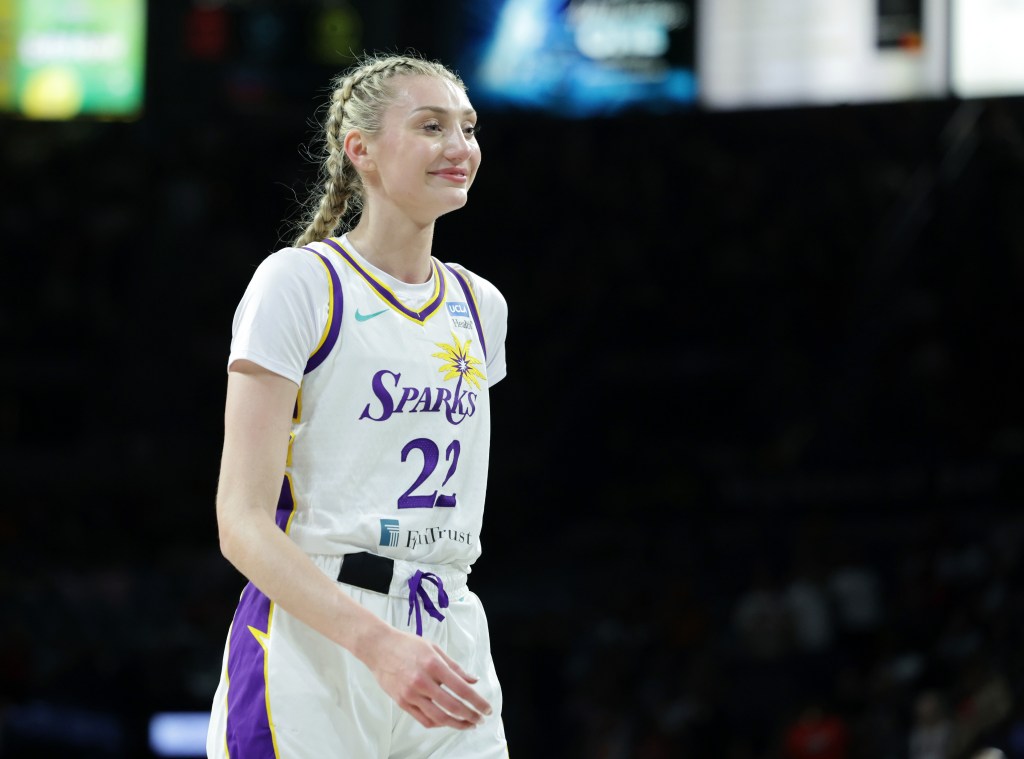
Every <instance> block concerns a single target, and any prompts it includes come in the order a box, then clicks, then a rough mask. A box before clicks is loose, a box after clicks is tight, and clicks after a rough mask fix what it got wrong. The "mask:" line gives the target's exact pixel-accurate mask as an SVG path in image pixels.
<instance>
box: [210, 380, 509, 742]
mask: <svg viewBox="0 0 1024 759" xmlns="http://www.w3.org/2000/svg"><path fill="white" fill-rule="evenodd" d="M297 389H298V388H297V386H296V385H295V383H294V382H292V381H291V380H289V379H286V378H284V377H282V376H280V375H278V374H274V373H273V372H271V371H269V370H267V369H264V368H262V367H260V366H259V365H257V364H255V363H253V362H251V361H246V360H237V361H235V362H233V363H232V365H231V370H230V371H229V373H228V389H227V402H226V405H225V413H224V450H223V454H222V457H221V470H220V481H219V485H218V488H217V525H218V530H219V536H220V546H221V551H222V552H223V554H224V556H225V558H227V559H228V561H230V562H231V563H232V564H233V565H234V566H235V567H236V568H237V569H238V570H239V571H240V572H241V573H242V574H243V575H245V576H246V577H247V578H248V579H249V580H250V581H252V583H253V584H254V585H255V586H256V587H258V588H259V589H260V590H261V591H262V592H263V593H264V594H266V595H267V597H269V598H270V599H272V600H273V601H274V602H275V603H276V604H278V605H279V606H280V607H281V608H282V609H285V610H286V611H288V613H290V614H292V615H293V616H295V617H296V618H298V619H300V620H301V621H303V622H304V623H306V624H307V625H309V626H310V627H312V628H313V629H314V630H316V631H318V632H319V633H321V634H322V635H324V636H326V637H327V638H328V639H330V640H332V641H334V642H335V643H337V644H338V645H340V646H343V647H345V648H346V649H348V650H349V651H350V652H352V654H353V655H355V656H356V657H357V658H358V659H359V660H360V661H362V662H363V663H364V664H365V665H366V666H367V667H369V669H370V670H371V671H372V672H373V674H374V676H375V677H376V678H377V681H378V682H379V683H380V685H381V687H382V688H383V689H384V691H385V692H386V693H387V694H388V695H389V696H391V698H393V699H394V700H395V701H396V702H397V703H398V705H399V706H401V707H402V708H403V709H405V710H406V711H407V712H409V713H410V714H411V715H412V716H413V717H415V718H416V720H417V721H418V722H420V724H422V725H424V726H425V727H439V726H449V727H454V728H458V729H466V728H469V727H473V726H475V725H476V724H477V723H478V722H479V721H480V720H481V719H482V717H481V714H489V713H490V707H489V705H488V704H487V702H486V701H485V700H484V699H483V698H482V697H481V696H480V695H479V694H477V693H476V691H475V690H474V689H473V688H471V687H470V684H471V683H473V682H475V678H473V677H471V676H469V675H467V674H466V673H465V672H463V671H462V669H461V668H459V666H458V665H457V664H456V663H455V662H454V661H452V660H451V659H450V658H449V657H448V656H447V655H446V654H445V653H444V652H443V651H442V650H441V649H440V648H438V647H437V646H435V645H432V644H431V643H429V642H427V641H425V640H423V639H422V638H420V637H418V636H416V635H413V634H411V633H407V632H403V631H400V630H396V629H395V628H393V627H391V625H389V624H387V623H386V622H384V621H383V620H381V619H380V618H379V617H377V616H376V615H375V614H373V613H372V612H370V611H369V610H367V609H366V608H364V607H363V606H361V605H360V604H359V603H358V602H356V601H354V600H353V599H352V598H351V597H349V596H348V595H347V594H346V593H345V592H344V591H343V590H341V589H340V588H339V587H338V586H337V585H336V583H335V582H334V581H333V580H332V579H331V578H329V577H327V576H326V575H325V574H324V573H323V572H321V571H320V569H319V568H317V567H316V565H315V564H313V562H312V561H310V559H309V557H307V556H306V554H305V553H304V552H303V551H302V549H300V548H299V547H298V546H297V545H295V543H294V542H292V540H291V539H290V538H289V537H288V536H287V535H286V534H285V533H284V532H283V531H282V530H281V529H280V528H278V526H277V524H276V522H275V521H274V513H275V509H276V507H277V501H278V497H279V495H280V492H281V481H282V478H283V477H284V463H283V462H284V461H285V457H286V455H287V446H288V435H289V432H290V429H291V417H292V409H293V407H294V405H295V395H296V392H297ZM442 686H444V688H442ZM445 689H447V690H448V691H450V693H449V692H447V691H446V690H445ZM452 694H454V696H453V695H452ZM455 696H458V698H455Z"/></svg>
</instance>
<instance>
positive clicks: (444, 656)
mask: <svg viewBox="0 0 1024 759" xmlns="http://www.w3.org/2000/svg"><path fill="white" fill-rule="evenodd" d="M434 649H435V650H436V651H437V652H438V653H439V654H440V655H441V658H442V659H444V661H445V664H447V665H448V666H449V667H451V668H452V669H453V670H455V672H456V673H458V675H459V677H462V678H464V679H465V680H466V681H467V682H471V683H475V682H479V680H480V678H479V677H477V676H476V675H471V674H469V673H468V672H466V671H465V670H464V669H463V668H462V667H460V666H459V663H458V662H457V661H455V660H454V659H453V658H452V657H450V656H449V655H448V654H447V652H446V651H444V650H443V649H442V648H441V647H440V646H438V645H437V644H434Z"/></svg>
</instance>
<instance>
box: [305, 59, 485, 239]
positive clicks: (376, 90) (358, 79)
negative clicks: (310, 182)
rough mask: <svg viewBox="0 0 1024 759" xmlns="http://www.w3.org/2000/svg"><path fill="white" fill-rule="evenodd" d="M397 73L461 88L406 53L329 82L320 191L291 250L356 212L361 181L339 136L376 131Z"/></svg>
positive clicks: (441, 70) (369, 62)
mask: <svg viewBox="0 0 1024 759" xmlns="http://www.w3.org/2000/svg"><path fill="white" fill-rule="evenodd" d="M401 74H410V75H411V74H421V75H425V76H437V77H441V78H444V79H448V80H450V81H452V82H455V83H456V84H458V85H459V86H460V87H462V88H463V89H465V85H464V84H463V83H462V80H461V79H460V78H459V77H458V76H457V75H455V74H454V73H453V72H451V71H450V70H449V69H447V68H445V67H444V66H443V65H442V64H440V63H435V62H432V61H426V60H423V59H422V58H418V57H415V56H412V55H392V56H384V57H371V58H367V59H366V60H365V61H364V62H363V63H362V64H361V65H359V66H358V67H356V68H354V69H351V70H350V71H349V73H347V74H342V75H341V76H338V77H337V78H335V80H334V82H333V83H332V84H333V86H334V91H333V93H332V95H331V105H330V108H329V109H328V114H327V120H326V123H325V124H324V134H323V140H324V147H325V150H324V152H325V154H326V155H325V158H324V162H323V164H322V165H321V167H320V177H321V181H322V183H323V184H322V188H323V193H322V194H321V195H320V196H319V198H315V199H314V202H313V203H312V205H313V206H314V207H315V210H313V212H312V213H310V214H309V216H308V217H307V218H308V223H307V224H306V225H305V228H304V229H303V231H302V233H301V234H299V235H298V237H296V238H295V242H294V246H295V247H302V246H303V245H307V244H309V243H310V242H313V241H314V240H322V239H323V238H325V237H330V236H331V235H332V234H334V232H335V230H336V229H337V228H338V226H339V225H340V224H341V222H342V220H343V219H344V218H345V216H346V215H347V214H348V213H349V212H350V211H358V210H360V209H361V208H362V205H363V202H364V200H365V193H364V190H363V182H362V179H361V178H360V176H359V173H358V172H357V171H356V169H355V167H354V166H353V165H352V162H351V161H349V160H348V157H347V156H346V155H345V135H347V134H348V132H349V130H350V129H353V128H356V129H359V130H361V131H362V132H364V133H366V134H370V135H372V134H376V133H377V132H378V131H380V128H381V125H382V121H383V116H384V111H385V110H386V109H387V107H388V105H390V104H391V102H392V100H393V99H394V95H393V94H392V92H391V91H390V89H389V88H388V85H387V82H388V80H389V79H391V78H392V77H393V76H398V75H401Z"/></svg>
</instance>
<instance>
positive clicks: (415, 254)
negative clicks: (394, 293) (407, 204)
mask: <svg viewBox="0 0 1024 759" xmlns="http://www.w3.org/2000/svg"><path fill="white" fill-rule="evenodd" d="M369 210H370V209H369V208H366V209H364V213H363V215H362V216H361V217H360V219H359V223H358V224H356V226H355V228H354V229H353V230H352V231H351V232H349V233H348V239H349V240H351V241H352V244H353V245H355V246H356V248H357V249H358V250H359V254H360V255H361V256H362V257H363V258H365V259H366V260H367V261H369V262H370V263H371V264H373V265H374V266H376V267H377V268H378V269H380V270H381V271H386V272H387V273H388V274H390V275H391V276H392V277H394V278H395V279H398V280H401V281H402V282H408V283H409V284H419V283H422V282H427V281H429V280H430V277H431V275H432V273H433V270H432V268H431V266H430V251H431V246H432V244H433V240H434V223H433V222H431V223H430V224H428V225H420V224H417V223H415V222H413V221H412V220H411V219H409V218H408V217H405V218H401V219H383V218H381V217H379V216H374V215H373V214H372V213H367V212H368V211H369Z"/></svg>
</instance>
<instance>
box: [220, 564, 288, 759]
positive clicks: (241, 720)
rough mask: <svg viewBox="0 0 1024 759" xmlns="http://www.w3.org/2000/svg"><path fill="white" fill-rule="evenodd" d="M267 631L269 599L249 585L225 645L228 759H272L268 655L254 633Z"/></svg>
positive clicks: (273, 753)
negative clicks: (247, 758)
mask: <svg viewBox="0 0 1024 759" xmlns="http://www.w3.org/2000/svg"><path fill="white" fill-rule="evenodd" d="M269 627H270V599H269V598H267V597H266V596H265V595H263V593H261V592H260V591H259V589H257V587H256V586H255V585H253V584H252V583H249V584H248V585H246V586H245V590H243V591H242V598H241V600H240V601H239V602H238V610H237V611H236V612H235V619H234V622H232V624H231V641H230V643H229V644H228V646H229V648H228V726H227V744H228V755H229V756H244V757H253V759H275V755H276V752H275V751H274V735H273V729H272V728H271V726H270V715H269V713H268V709H269V707H268V704H267V681H266V669H265V666H266V665H265V657H266V655H267V652H266V651H265V650H264V648H263V646H262V645H261V644H260V641H259V640H258V639H257V638H256V634H255V633H254V632H253V630H258V631H259V632H261V633H263V634H266V633H267V629H268V628H269ZM250 628H251V629H250Z"/></svg>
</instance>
